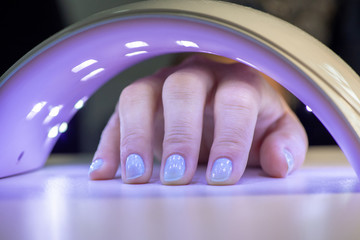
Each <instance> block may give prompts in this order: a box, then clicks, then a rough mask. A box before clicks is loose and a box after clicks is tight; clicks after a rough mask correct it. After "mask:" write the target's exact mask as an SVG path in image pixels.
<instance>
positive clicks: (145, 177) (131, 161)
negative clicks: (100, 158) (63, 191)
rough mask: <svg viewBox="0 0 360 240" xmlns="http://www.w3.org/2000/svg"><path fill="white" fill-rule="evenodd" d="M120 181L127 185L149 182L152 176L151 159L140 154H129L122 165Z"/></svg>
mask: <svg viewBox="0 0 360 240" xmlns="http://www.w3.org/2000/svg"><path fill="white" fill-rule="evenodd" d="M122 166H124V167H122V181H123V182H124V183H127V184H143V183H147V182H149V180H150V178H151V175H152V159H151V157H148V156H146V158H145V159H143V157H142V156H141V155H140V154H137V153H131V154H129V155H128V156H127V157H126V159H125V161H124V162H123V163H122Z"/></svg>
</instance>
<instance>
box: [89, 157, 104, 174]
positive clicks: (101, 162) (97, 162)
mask: <svg viewBox="0 0 360 240" xmlns="http://www.w3.org/2000/svg"><path fill="white" fill-rule="evenodd" d="M103 165H104V160H102V159H96V160H95V161H93V162H92V163H91V165H90V168H89V174H90V173H92V172H93V171H96V170H99V169H100V168H101V167H102V166H103Z"/></svg>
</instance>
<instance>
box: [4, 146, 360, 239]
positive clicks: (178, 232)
mask: <svg viewBox="0 0 360 240" xmlns="http://www.w3.org/2000/svg"><path fill="white" fill-rule="evenodd" d="M90 160H91V156H90V155H53V156H51V158H50V159H49V161H48V164H47V165H46V166H45V167H44V168H42V169H40V170H38V171H34V172H31V173H27V174H23V175H18V176H15V177H10V178H3V179H0V239H1V240H5V239H6V240H7V239H11V240H12V239H16V240H17V239H34V240H35V239H36V240H42V239H46V240H50V239H51V240H58V239H59V240H60V239H61V240H62V239H64V240H70V239H79V240H80V239H84V240H85V239H86V240H88V239H104V240H109V239H184V240H185V239H186V240H187V239H207V240H208V239H327V240H328V239H346V240H347V239H360V182H359V180H358V179H357V177H356V175H355V173H354V171H353V170H352V168H351V167H350V165H349V164H348V163H347V161H346V159H345V157H344V156H343V154H342V152H341V151H340V150H339V149H337V148H334V147H332V148H329V147H320V148H319V147H317V148H311V149H310V150H309V153H308V156H307V160H306V163H305V165H304V166H303V167H302V169H300V170H299V171H297V172H295V173H294V174H292V175H290V176H289V177H287V178H286V179H276V178H269V177H267V176H266V175H264V174H263V173H262V172H261V170H259V169H248V170H247V171H246V172H245V175H244V176H243V178H242V179H241V180H240V181H239V183H238V184H237V185H234V186H209V185H206V183H205V177H204V172H205V169H204V167H200V168H199V169H198V171H197V173H196V176H195V178H194V180H193V182H192V183H191V184H190V185H187V186H163V185H161V184H160V183H159V177H158V172H159V168H158V166H157V167H155V170H154V174H153V177H152V179H151V182H150V183H148V184H143V185H127V184H123V183H122V182H121V178H116V179H114V180H108V181H89V180H88V178H87V172H88V167H89V161H90Z"/></svg>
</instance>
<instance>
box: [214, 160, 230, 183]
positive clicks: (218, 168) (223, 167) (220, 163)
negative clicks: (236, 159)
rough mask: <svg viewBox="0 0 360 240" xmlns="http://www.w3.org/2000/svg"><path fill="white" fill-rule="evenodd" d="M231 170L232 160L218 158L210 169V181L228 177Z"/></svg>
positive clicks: (221, 180)
mask: <svg viewBox="0 0 360 240" xmlns="http://www.w3.org/2000/svg"><path fill="white" fill-rule="evenodd" d="M231 172H232V162H231V160H229V159H227V158H219V159H217V160H216V161H215V162H214V165H213V167H212V169H211V181H213V182H223V181H226V180H228V179H229V177H230V175H231Z"/></svg>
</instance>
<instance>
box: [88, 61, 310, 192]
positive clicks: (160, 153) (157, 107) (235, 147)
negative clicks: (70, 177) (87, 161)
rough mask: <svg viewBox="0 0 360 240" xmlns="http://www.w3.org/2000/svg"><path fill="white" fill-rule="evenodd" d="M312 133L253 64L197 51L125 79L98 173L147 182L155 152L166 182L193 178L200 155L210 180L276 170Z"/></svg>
mask: <svg viewBox="0 0 360 240" xmlns="http://www.w3.org/2000/svg"><path fill="white" fill-rule="evenodd" d="M307 144H308V142H307V136H306V133H305V131H304V129H303V127H302V125H301V124H300V122H299V121H298V119H297V118H296V116H295V115H294V113H293V112H292V111H291V110H290V108H289V107H288V106H287V104H286V103H285V101H284V100H283V99H282V97H281V96H280V94H279V93H278V92H276V91H275V90H274V89H273V88H272V87H271V86H270V85H269V84H268V82H267V81H266V80H265V79H264V78H263V77H262V76H261V75H260V74H259V73H258V72H257V71H256V70H254V69H252V68H250V67H248V66H246V65H243V64H241V63H232V64H224V63H219V62H215V61H212V60H210V59H208V58H206V57H204V56H201V55H194V56H192V57H190V58H188V59H187V60H186V61H184V62H183V63H182V64H180V65H179V66H176V67H172V68H167V69H163V70H161V71H159V72H158V73H156V74H154V75H152V76H149V77H145V78H143V79H140V80H138V81H136V82H134V83H132V84H130V85H129V86H128V87H126V88H125V89H124V90H123V91H122V93H121V96H120V100H119V103H118V104H117V106H116V109H115V112H114V114H113V115H112V117H111V118H110V120H109V122H108V124H107V126H106V127H105V129H104V131H103V134H102V136H101V140H100V143H99V146H98V149H97V151H96V153H95V155H94V160H93V163H92V165H91V167H90V171H89V176H90V178H91V179H112V178H114V176H115V173H116V171H117V169H118V166H119V164H120V163H121V174H122V179H123V181H124V182H125V183H146V182H148V181H149V179H150V177H151V175H152V166H153V156H154V154H155V156H156V157H157V158H158V159H161V171H160V179H161V181H162V183H164V184H188V183H190V182H191V179H192V177H193V176H194V174H195V170H196V167H197V164H198V161H201V162H207V166H208V167H207V171H206V179H207V182H208V183H209V184H215V185H223V184H235V183H237V182H238V180H239V179H240V177H241V176H242V174H243V172H244V170H245V167H246V166H247V165H251V166H261V167H262V169H263V170H264V171H265V172H266V173H267V174H268V175H269V176H273V177H285V176H287V175H288V174H289V173H290V172H292V171H293V170H295V169H297V168H298V167H299V166H300V165H301V164H302V162H303V161H304V159H305V154H306V151H307Z"/></svg>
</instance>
